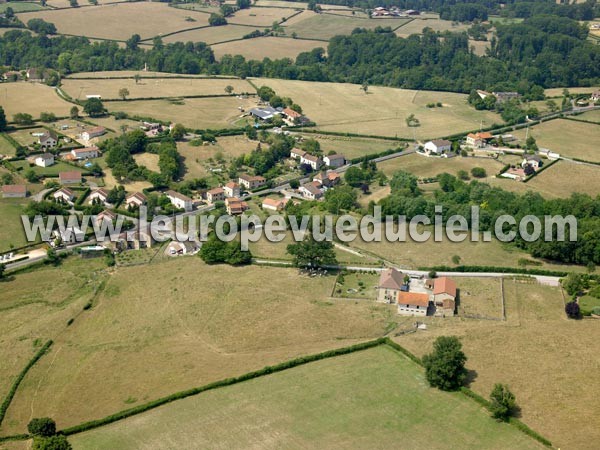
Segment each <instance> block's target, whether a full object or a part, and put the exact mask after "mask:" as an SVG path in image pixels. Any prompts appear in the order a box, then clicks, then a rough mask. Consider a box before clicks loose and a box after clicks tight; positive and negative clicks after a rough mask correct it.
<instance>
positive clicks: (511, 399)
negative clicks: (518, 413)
mask: <svg viewBox="0 0 600 450" xmlns="http://www.w3.org/2000/svg"><path fill="white" fill-rule="evenodd" d="M490 400H491V405H490V411H491V412H492V416H493V417H494V418H495V419H498V420H503V421H507V420H508V418H509V417H510V416H512V415H513V414H514V411H515V408H516V406H517V405H516V401H515V395H514V394H513V393H512V392H510V390H509V389H508V386H506V385H504V384H499V383H497V384H495V385H494V389H493V390H492V393H491V394H490Z"/></svg>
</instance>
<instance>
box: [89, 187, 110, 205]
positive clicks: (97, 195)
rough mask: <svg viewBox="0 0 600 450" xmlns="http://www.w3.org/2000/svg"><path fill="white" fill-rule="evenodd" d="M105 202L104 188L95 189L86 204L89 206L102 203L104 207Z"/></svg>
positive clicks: (106, 198) (106, 195)
mask: <svg viewBox="0 0 600 450" xmlns="http://www.w3.org/2000/svg"><path fill="white" fill-rule="evenodd" d="M107 200H108V191H107V190H106V189H104V188H100V189H96V190H95V191H94V192H92V193H91V194H90V196H89V197H88V203H89V204H90V205H92V204H98V203H102V204H104V205H106V204H107Z"/></svg>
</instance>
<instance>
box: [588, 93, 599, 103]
mask: <svg viewBox="0 0 600 450" xmlns="http://www.w3.org/2000/svg"><path fill="white" fill-rule="evenodd" d="M590 101H592V102H600V91H594V92H592V95H591V96H590Z"/></svg>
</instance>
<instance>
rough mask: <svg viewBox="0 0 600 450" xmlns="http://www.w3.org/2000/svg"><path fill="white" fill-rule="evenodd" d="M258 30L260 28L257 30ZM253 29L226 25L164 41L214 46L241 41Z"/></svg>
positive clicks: (179, 34) (170, 36)
mask: <svg viewBox="0 0 600 450" xmlns="http://www.w3.org/2000/svg"><path fill="white" fill-rule="evenodd" d="M257 29H258V28H257ZM253 31H254V30H253V29H252V28H251V27H247V26H242V25H225V26H220V27H208V28H201V29H199V30H190V31H184V32H182V33H177V34H172V35H169V36H167V37H165V38H164V39H163V41H164V42H166V43H171V42H190V41H191V42H205V43H207V44H214V43H216V42H223V41H230V40H232V39H241V38H242V37H243V36H245V35H246V34H249V33H252V32H253Z"/></svg>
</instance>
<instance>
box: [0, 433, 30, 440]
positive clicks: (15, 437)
mask: <svg viewBox="0 0 600 450" xmlns="http://www.w3.org/2000/svg"><path fill="white" fill-rule="evenodd" d="M27 439H31V436H29V435H28V434H15V435H13V436H0V442H8V441H26V440H27Z"/></svg>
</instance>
